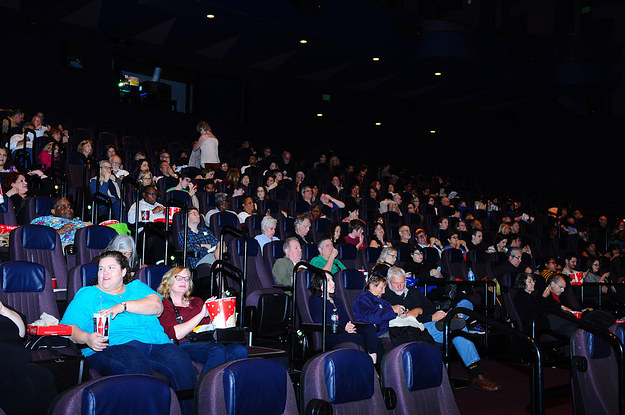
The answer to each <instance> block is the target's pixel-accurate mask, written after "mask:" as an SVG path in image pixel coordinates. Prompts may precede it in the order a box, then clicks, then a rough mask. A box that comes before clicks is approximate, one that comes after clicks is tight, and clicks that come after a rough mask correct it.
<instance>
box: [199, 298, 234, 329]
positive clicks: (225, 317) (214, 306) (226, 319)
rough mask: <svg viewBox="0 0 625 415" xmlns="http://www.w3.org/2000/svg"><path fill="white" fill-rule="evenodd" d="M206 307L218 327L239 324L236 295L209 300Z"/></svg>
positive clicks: (222, 327)
mask: <svg viewBox="0 0 625 415" xmlns="http://www.w3.org/2000/svg"><path fill="white" fill-rule="evenodd" d="M206 308H208V313H209V314H210V316H211V322H212V323H213V325H214V326H215V328H216V329H227V328H230V327H236V325H237V313H236V309H237V299H236V297H227V298H219V299H217V300H212V301H207V302H206Z"/></svg>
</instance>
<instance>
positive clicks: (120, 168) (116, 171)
mask: <svg viewBox="0 0 625 415" xmlns="http://www.w3.org/2000/svg"><path fill="white" fill-rule="evenodd" d="M109 162H110V163H111V168H112V169H111V172H112V173H113V175H114V176H115V177H116V178H117V179H118V180H122V179H123V178H124V177H126V176H128V175H129V174H130V173H129V172H128V170H124V165H123V164H122V158H121V157H119V156H118V155H117V154H115V155H112V156H111V157H109Z"/></svg>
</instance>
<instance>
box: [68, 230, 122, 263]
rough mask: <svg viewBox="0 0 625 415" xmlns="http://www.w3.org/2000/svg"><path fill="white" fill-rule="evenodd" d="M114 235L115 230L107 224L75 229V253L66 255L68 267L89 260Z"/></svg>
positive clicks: (104, 246) (97, 253)
mask: <svg viewBox="0 0 625 415" xmlns="http://www.w3.org/2000/svg"><path fill="white" fill-rule="evenodd" d="M116 236H117V231H115V229H113V228H111V227H109V226H102V225H93V226H87V227H84V228H80V229H77V230H76V234H75V236H74V248H75V249H76V253H75V254H74V255H68V256H67V266H68V268H69V269H71V268H73V267H74V266H76V265H78V264H86V263H88V262H91V260H92V259H93V258H95V257H96V256H98V255H99V254H100V252H102V250H104V248H106V247H107V245H108V244H109V242H111V241H112V240H113V238H115V237H116Z"/></svg>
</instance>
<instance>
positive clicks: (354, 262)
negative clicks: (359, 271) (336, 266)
mask: <svg viewBox="0 0 625 415" xmlns="http://www.w3.org/2000/svg"><path fill="white" fill-rule="evenodd" d="M336 249H337V250H338V251H339V255H338V257H337V258H338V259H339V260H340V261H341V262H342V263H343V265H345V267H347V268H358V267H359V265H360V261H359V260H358V248H356V245H352V244H348V243H342V244H338V245H337V246H336Z"/></svg>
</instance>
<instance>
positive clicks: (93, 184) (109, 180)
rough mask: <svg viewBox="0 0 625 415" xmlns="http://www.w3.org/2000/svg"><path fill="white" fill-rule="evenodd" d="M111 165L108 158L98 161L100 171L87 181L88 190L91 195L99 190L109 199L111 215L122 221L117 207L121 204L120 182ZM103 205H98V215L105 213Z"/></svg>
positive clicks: (123, 219)
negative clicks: (96, 175)
mask: <svg viewBox="0 0 625 415" xmlns="http://www.w3.org/2000/svg"><path fill="white" fill-rule="evenodd" d="M112 168H113V166H112V165H111V162H110V161H108V160H102V161H100V173H99V174H98V177H93V178H91V180H90V181H89V190H90V192H91V195H94V194H95V193H96V192H100V193H102V194H103V195H105V196H108V198H109V199H110V201H111V207H112V209H113V212H112V217H114V218H115V219H117V220H119V221H122V222H124V221H125V218H120V217H119V209H120V206H121V194H122V193H121V182H120V181H119V180H117V178H116V177H115V175H114V174H113V171H112ZM106 213H107V211H106V208H105V206H102V205H100V209H99V211H98V214H99V215H104V214H106ZM124 216H125V212H124Z"/></svg>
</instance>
